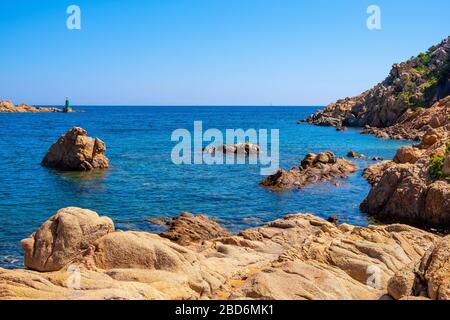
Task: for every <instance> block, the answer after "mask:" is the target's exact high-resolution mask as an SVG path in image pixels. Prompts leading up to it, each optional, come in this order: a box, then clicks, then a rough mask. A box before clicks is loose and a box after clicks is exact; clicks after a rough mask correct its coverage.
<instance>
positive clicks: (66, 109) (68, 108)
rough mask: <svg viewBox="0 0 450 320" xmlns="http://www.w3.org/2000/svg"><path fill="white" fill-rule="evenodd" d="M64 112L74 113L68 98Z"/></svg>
mask: <svg viewBox="0 0 450 320" xmlns="http://www.w3.org/2000/svg"><path fill="white" fill-rule="evenodd" d="M63 111H64V112H72V108H71V107H70V102H69V98H68V97H66V105H65V106H64V109H63Z"/></svg>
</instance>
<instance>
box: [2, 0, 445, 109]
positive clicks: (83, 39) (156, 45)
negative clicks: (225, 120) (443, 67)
mask: <svg viewBox="0 0 450 320" xmlns="http://www.w3.org/2000/svg"><path fill="white" fill-rule="evenodd" d="M72 4H76V5H78V6H79V7H80V8H81V13H82V16H81V30H68V29H67V27H66V19H67V17H68V16H69V15H68V14H67V13H66V9H67V7H68V6H69V5H72ZM371 4H376V5H378V6H379V7H380V8H381V13H382V16H381V18H382V29H381V30H372V31H371V30H368V29H367V27H366V20H367V17H368V15H367V13H366V10H367V7H368V6H369V5H371ZM449 13H450V1H449V0H427V1H413V0H394V1H393V0H371V1H366V0H333V1H331V0H127V1H125V0H121V1H119V0H71V1H66V0H1V1H0V39H1V44H2V48H1V51H0V70H1V73H2V76H1V77H0V100H1V99H9V100H12V101H13V102H15V103H21V102H25V103H30V104H62V103H63V100H64V97H65V96H70V98H71V100H72V104H76V105H130V104H133V105H269V104H273V105H325V104H328V103H330V102H332V101H333V100H335V99H338V98H343V97H346V96H352V95H356V94H359V93H360V92H362V91H364V90H366V89H368V88H370V87H372V86H373V85H375V84H376V83H378V82H380V81H381V80H383V79H384V78H385V77H386V76H387V74H388V72H389V70H390V67H391V65H392V64H393V63H395V62H401V61H403V60H405V59H407V58H410V57H411V56H413V55H416V54H418V53H419V52H421V51H425V50H426V49H428V48H429V47H430V46H431V45H433V44H437V43H438V42H440V41H441V40H442V39H443V38H445V37H447V36H448V35H449V34H450V32H449V31H450V18H449Z"/></svg>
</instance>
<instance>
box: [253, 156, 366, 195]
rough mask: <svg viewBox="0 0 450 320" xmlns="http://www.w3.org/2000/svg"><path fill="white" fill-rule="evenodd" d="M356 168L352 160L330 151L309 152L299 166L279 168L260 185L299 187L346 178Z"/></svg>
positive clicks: (272, 187)
mask: <svg viewBox="0 0 450 320" xmlns="http://www.w3.org/2000/svg"><path fill="white" fill-rule="evenodd" d="M358 169H359V168H358V166H357V165H356V164H355V163H353V162H352V161H349V160H345V159H344V158H336V156H335V155H334V153H332V152H329V151H328V152H323V153H319V154H314V153H310V154H308V155H307V156H306V157H305V158H304V159H303V160H302V162H301V165H300V166H298V167H294V168H292V169H290V170H289V171H285V170H283V169H280V170H278V171H277V172H276V173H275V174H273V175H271V176H268V177H267V178H266V179H264V181H262V182H261V185H262V186H264V187H267V188H269V189H271V190H286V189H301V188H304V187H305V186H306V185H308V184H312V183H316V182H321V181H332V180H336V179H339V178H346V177H348V176H349V175H350V174H352V173H354V172H355V171H357V170H358Z"/></svg>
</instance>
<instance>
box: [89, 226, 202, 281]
mask: <svg viewBox="0 0 450 320" xmlns="http://www.w3.org/2000/svg"><path fill="white" fill-rule="evenodd" d="M189 258H190V259H189ZM189 260H195V256H194V255H192V254H191V255H190V254H189V251H188V250H185V249H183V248H182V247H179V246H178V245H176V244H173V243H171V242H170V241H168V240H167V241H164V240H163V239H161V238H160V237H158V236H155V235H151V234H148V233H143V232H114V233H110V234H108V235H105V236H104V237H102V238H100V239H98V240H97V241H96V242H95V255H94V261H95V265H96V266H97V267H99V268H101V269H105V270H108V269H149V270H165V271H172V272H188V271H189Z"/></svg>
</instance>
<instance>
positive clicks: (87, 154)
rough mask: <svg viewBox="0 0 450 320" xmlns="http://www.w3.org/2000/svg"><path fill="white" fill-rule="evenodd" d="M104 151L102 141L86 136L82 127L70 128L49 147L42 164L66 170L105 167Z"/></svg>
mask: <svg viewBox="0 0 450 320" xmlns="http://www.w3.org/2000/svg"><path fill="white" fill-rule="evenodd" d="M105 152H106V146H105V143H104V142H103V141H101V140H100V139H98V138H95V139H93V138H90V137H88V136H87V132H86V130H84V129H82V128H72V129H70V130H69V131H67V132H66V133H65V134H64V135H63V136H61V137H60V138H59V140H58V141H57V142H55V143H54V144H53V145H52V146H51V147H50V149H49V150H48V152H47V154H46V156H45V158H44V160H42V165H43V166H46V167H49V168H55V169H60V170H68V171H89V170H93V169H105V168H108V167H109V160H108V158H106V156H105Z"/></svg>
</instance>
